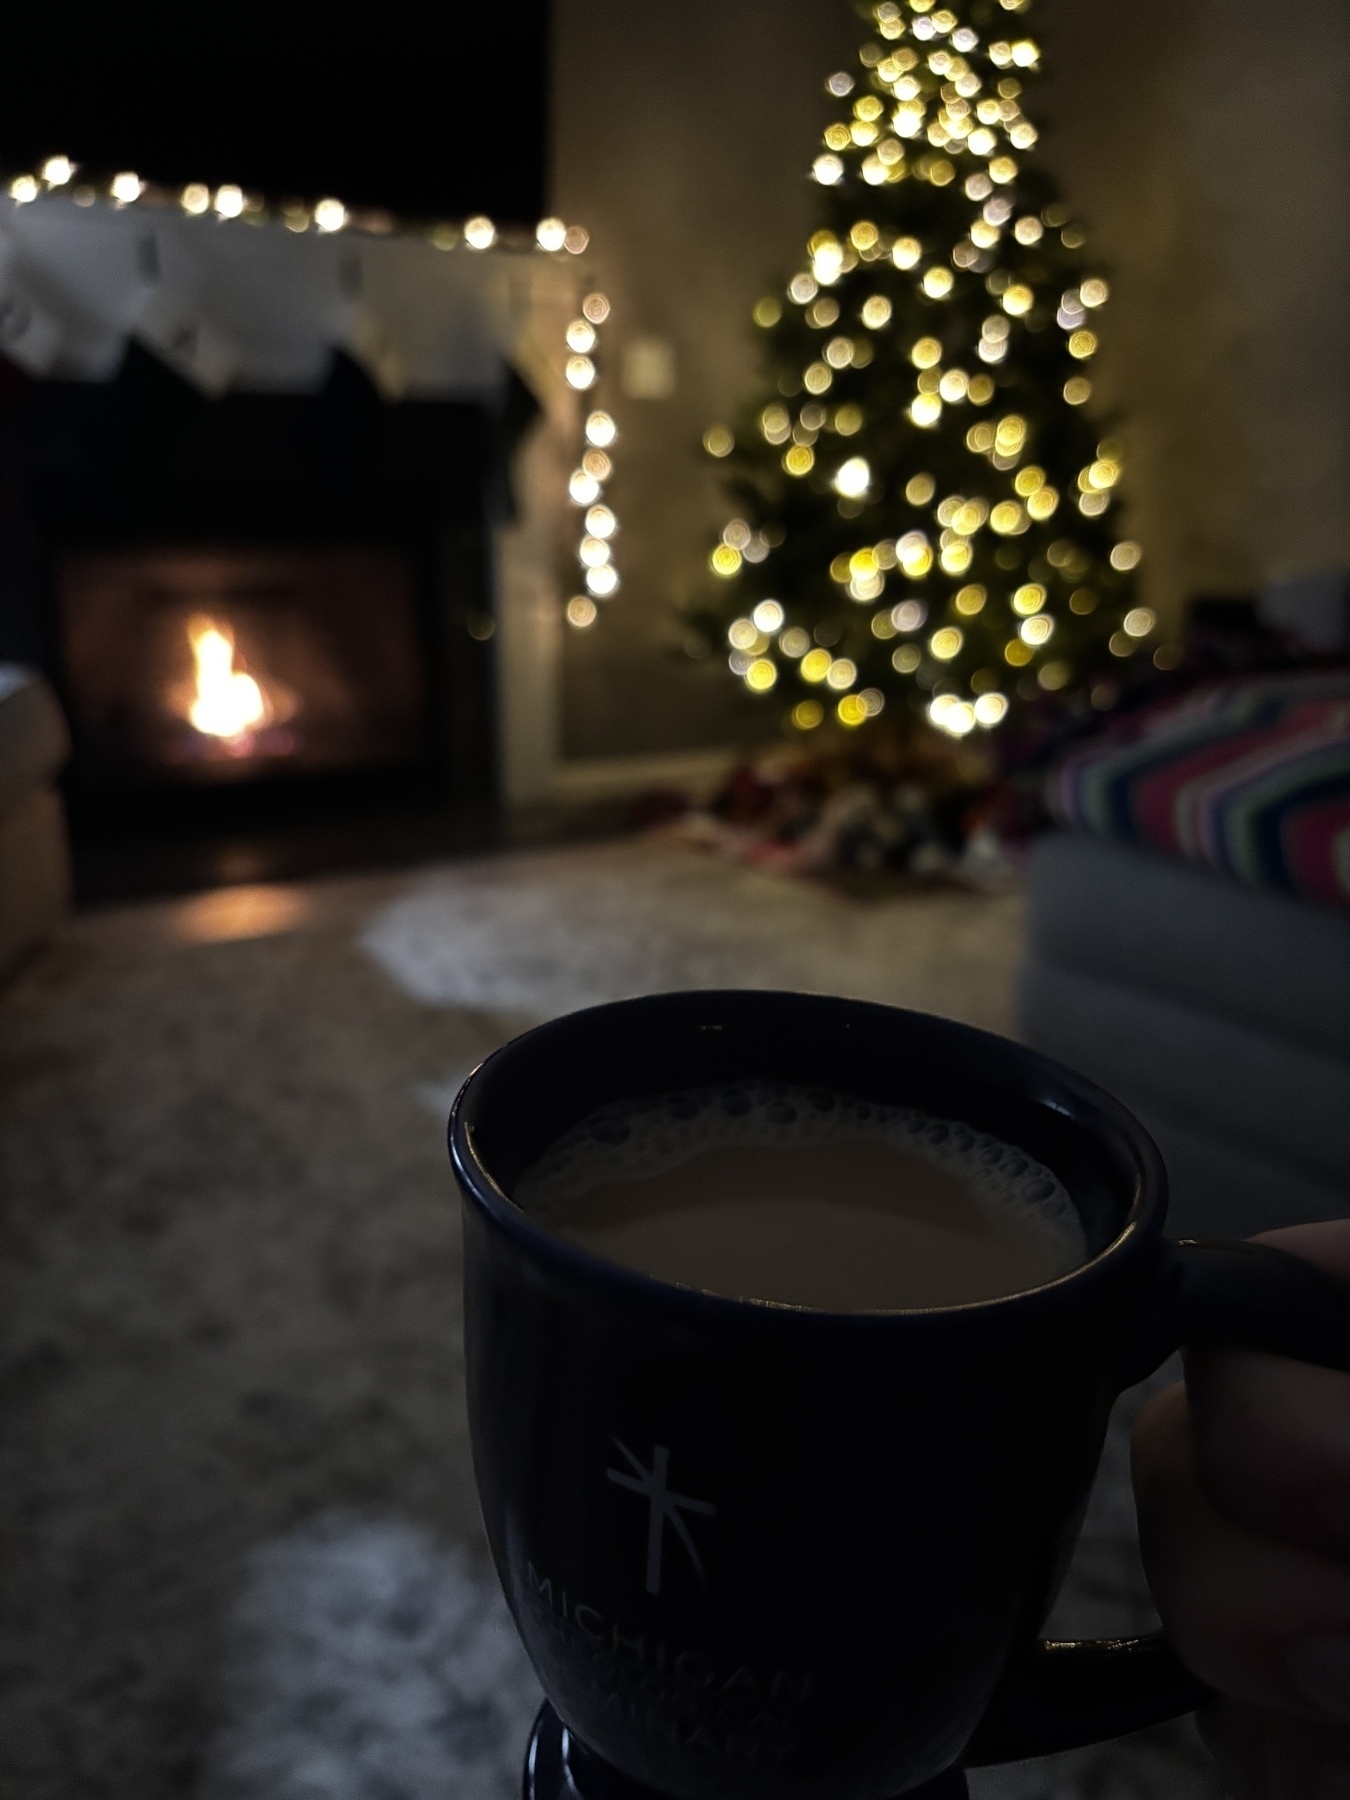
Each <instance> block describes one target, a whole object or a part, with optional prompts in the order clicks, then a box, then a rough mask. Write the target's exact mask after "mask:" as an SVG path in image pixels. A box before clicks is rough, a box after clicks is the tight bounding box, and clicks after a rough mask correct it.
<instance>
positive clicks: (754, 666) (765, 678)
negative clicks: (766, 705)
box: [745, 656, 778, 694]
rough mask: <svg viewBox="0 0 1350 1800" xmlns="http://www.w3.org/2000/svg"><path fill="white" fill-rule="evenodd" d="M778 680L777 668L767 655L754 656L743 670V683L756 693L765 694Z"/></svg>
mask: <svg viewBox="0 0 1350 1800" xmlns="http://www.w3.org/2000/svg"><path fill="white" fill-rule="evenodd" d="M777 680H778V670H777V668H776V667H775V665H774V664H773V663H771V662H770V661H769V659H768V657H767V656H759V657H756V658H755V660H754V662H752V663H751V665H750V667H749V668H748V669H747V670H746V671H745V685H746V686H747V687H748V688H752V689H753V690H754V692H755V693H757V694H767V693H768V691H769V689H770V688H771V687H772V686H773V685H774V683H775V682H776V681H777Z"/></svg>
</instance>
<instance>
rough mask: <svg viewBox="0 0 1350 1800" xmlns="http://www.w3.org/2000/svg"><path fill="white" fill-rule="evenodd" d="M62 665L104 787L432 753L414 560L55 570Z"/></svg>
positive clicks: (214, 559)
mask: <svg viewBox="0 0 1350 1800" xmlns="http://www.w3.org/2000/svg"><path fill="white" fill-rule="evenodd" d="M59 587H60V610H61V627H62V636H63V650H64V656H63V661H64V666H65V670H66V680H67V687H68V695H69V700H70V705H71V709H72V712H73V715H74V724H75V727H76V730H77V733H78V735H79V736H80V738H81V739H82V741H83V747H84V752H85V761H84V767H85V769H86V771H87V773H88V775H89V776H91V777H92V778H93V779H94V780H95V782H96V783H98V784H99V785H114V786H116V785H125V784H126V783H128V782H131V781H144V780H145V779H147V778H152V779H159V780H163V781H171V782H190V781H208V782H220V781H237V780H240V779H244V778H252V777H255V776H258V775H268V774H278V773H290V772H292V771H294V772H296V773H309V772H319V771H329V770H332V771H336V770H341V769H346V768H358V767H359V768H376V767H381V766H386V767H387V766H391V765H398V764H410V763H413V762H415V761H416V760H417V759H418V758H419V757H420V756H421V755H423V754H424V751H425V737H426V718H425V713H426V697H425V693H424V688H423V676H422V665H423V658H422V656H421V654H420V645H419V635H418V625H417V618H416V608H415V602H414V580H413V571H412V569H411V567H410V560H409V559H408V558H407V557H406V556H403V555H400V554H398V553H397V552H394V551H391V550H384V549H369V548H348V549H342V548H324V549H318V550H313V549H295V548H264V549H239V548H228V549H213V550H203V549H192V550H172V549H157V548H151V549H137V550H129V551H113V552H98V553H85V554H77V555H70V556H68V557H66V558H65V559H64V561H63V563H62V566H61V570H60V581H59Z"/></svg>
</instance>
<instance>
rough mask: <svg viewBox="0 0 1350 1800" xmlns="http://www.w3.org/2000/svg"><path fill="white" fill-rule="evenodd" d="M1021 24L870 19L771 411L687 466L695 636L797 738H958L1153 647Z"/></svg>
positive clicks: (718, 434)
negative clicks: (699, 576) (729, 512)
mask: <svg viewBox="0 0 1350 1800" xmlns="http://www.w3.org/2000/svg"><path fill="white" fill-rule="evenodd" d="M1029 7H1030V0H963V3H962V4H959V5H958V4H948V5H941V6H938V5H936V4H935V0H905V3H904V4H903V5H901V4H895V3H892V0H882V3H880V4H871V5H867V6H865V7H862V8H860V11H861V12H862V15H863V16H864V17H865V18H866V19H867V20H868V22H869V24H870V27H871V29H872V31H873V33H874V34H875V35H874V36H873V37H872V38H870V39H869V41H867V42H865V43H864V44H863V45H862V46H861V48H860V50H859V52H858V62H859V70H858V73H857V74H856V75H855V74H849V73H847V72H843V73H839V74H835V75H832V76H830V78H829V80H828V83H827V87H828V90H829V93H830V94H831V95H832V96H833V98H834V99H835V100H836V102H837V103H838V107H839V111H838V116H837V117H836V118H835V119H834V120H833V121H832V122H831V123H830V124H829V125H828V126H827V128H826V130H825V134H824V139H825V141H824V147H823V149H822V151H821V153H820V155H818V156H817V157H816V159H815V163H814V167H813V170H812V173H813V175H814V179H815V181H816V182H817V183H818V184H819V187H820V191H821V203H822V205H821V210H822V213H823V218H822V222H821V225H820V228H819V229H818V230H817V231H815V232H814V233H813V235H812V236H811V238H810V240H809V242H808V244H807V246H806V250H807V256H806V263H805V266H804V267H803V268H801V269H800V270H798V271H797V272H796V273H795V274H793V275H792V276H791V278H790V280H788V281H787V282H786V284H785V287H784V289H783V291H782V292H781V293H779V294H773V295H767V296H765V297H764V298H763V299H761V300H760V301H759V302H758V304H757V305H756V306H755V308H754V323H755V325H756V326H757V327H758V328H759V332H760V334H761V341H762V345H763V348H764V352H765V358H764V360H765V364H766V371H767V376H768V382H769V392H768V393H765V394H761V396H760V397H759V399H758V400H757V402H756V403H755V404H754V405H753V406H752V407H751V408H750V409H749V410H748V411H747V412H746V414H745V416H744V418H743V419H741V420H740V421H739V423H738V424H737V425H736V428H735V430H734V431H733V430H731V429H728V428H727V427H726V426H724V425H715V426H712V427H711V428H710V429H709V431H708V432H707V434H706V436H705V438H704V444H705V447H706V449H707V450H708V452H709V454H710V455H712V456H714V457H717V458H724V459H725V460H726V463H727V466H728V470H729V476H730V479H729V481H728V490H729V493H730V496H731V498H732V501H733V503H734V505H735V507H736V512H737V516H736V517H735V518H733V519H731V520H730V521H729V522H728V523H727V525H726V527H725V529H724V530H723V532H722V536H721V541H720V542H719V543H718V544H717V546H716V547H715V548H714V549H713V551H712V553H711V557H710V562H711V568H712V573H713V575H714V576H715V577H717V579H716V580H715V581H713V582H711V583H710V590H711V591H710V594H709V597H708V600H707V603H706V605H704V606H703V607H701V608H700V609H699V610H698V611H697V612H696V613H695V614H694V616H693V618H692V620H691V623H692V625H693V626H694V628H695V631H696V632H698V633H701V634H702V639H703V642H704V644H705V646H707V647H713V646H716V647H719V648H722V649H723V650H724V651H725V650H727V649H729V653H730V665H731V668H732V670H733V672H734V673H735V674H736V675H738V676H739V677H740V678H741V679H742V680H743V681H744V682H745V683H746V685H747V687H748V688H750V689H751V691H752V692H756V693H759V694H764V695H773V696H774V697H775V698H777V699H778V700H779V701H780V702H781V700H782V698H783V697H784V696H785V695H786V696H787V698H788V717H789V719H790V721H791V723H792V724H793V725H795V726H796V727H797V728H799V729H801V730H809V729H811V728H813V727H814V726H816V725H819V724H820V723H821V722H822V721H823V720H825V719H826V718H828V717H831V716H834V717H836V718H837V719H838V720H839V721H840V722H841V723H842V724H843V725H846V726H856V725H860V724H862V723H864V722H865V721H866V720H867V719H868V718H870V717H873V716H875V715H876V714H878V713H879V712H881V711H882V709H883V708H884V707H886V706H887V704H888V703H889V704H890V705H891V706H892V707H896V706H897V705H904V706H907V707H909V708H911V709H914V710H917V711H922V712H926V714H927V716H928V717H929V718H930V719H931V720H932V722H933V723H934V724H936V725H938V726H940V727H941V728H942V729H943V730H945V731H947V732H949V733H951V734H952V735H953V736H958V737H959V736H964V735H965V734H966V733H967V732H970V731H972V730H975V729H976V728H978V727H993V726H996V725H998V724H999V723H1000V722H1001V721H1002V719H1003V718H1004V717H1006V716H1007V714H1008V712H1009V709H1010V707H1015V706H1016V705H1017V704H1018V702H1019V700H1023V701H1025V700H1028V699H1031V698H1033V697H1036V696H1039V695H1044V694H1047V693H1058V692H1066V693H1069V694H1076V693H1079V692H1083V691H1087V692H1091V691H1092V690H1093V689H1094V688H1095V689H1096V691H1097V693H1098V696H1099V698H1100V697H1101V696H1102V695H1103V694H1105V693H1108V692H1109V691H1110V690H1111V688H1112V687H1113V685H1114V684H1113V683H1112V682H1111V679H1110V678H1111V675H1112V673H1113V672H1114V673H1115V674H1117V675H1118V674H1119V672H1120V671H1121V668H1122V661H1123V659H1127V658H1129V657H1132V656H1134V655H1136V654H1138V653H1139V652H1141V651H1147V650H1148V649H1150V648H1151V647H1152V646H1151V642H1150V640H1151V639H1152V637H1153V633H1154V631H1155V626H1156V620H1155V618H1154V616H1153V614H1152V613H1151V612H1150V611H1149V610H1148V608H1146V607H1142V606H1139V605H1137V604H1136V603H1135V599H1134V594H1133V582H1134V577H1133V573H1132V572H1133V570H1134V569H1135V567H1136V566H1137V564H1138V562H1139V558H1140V550H1139V546H1138V545H1137V544H1135V543H1132V542H1131V541H1129V540H1128V539H1123V538H1122V537H1121V536H1120V533H1119V530H1118V527H1117V512H1118V500H1117V495H1116V483H1117V481H1118V479H1119V476H1120V473H1121V467H1122V449H1121V445H1120V443H1119V441H1118V439H1116V438H1115V437H1114V436H1111V435H1108V434H1107V433H1106V432H1105V431H1104V430H1103V427H1102V426H1101V425H1100V423H1094V419H1093V414H1092V408H1091V406H1090V402H1091V399H1092V362H1093V357H1094V355H1095V353H1096V351H1097V347H1098V324H1099V318H1100V314H1101V309H1102V307H1103V305H1104V304H1105V302H1106V301H1107V298H1108V286H1107V283H1106V281H1105V280H1104V279H1103V277H1102V274H1101V272H1100V270H1099V269H1098V268H1097V266H1096V265H1095V264H1094V263H1093V261H1092V260H1091V258H1090V256H1089V255H1088V254H1087V252H1086V243H1087V239H1086V234H1085V233H1084V231H1083V229H1082V228H1081V226H1080V225H1078V224H1077V223H1076V222H1075V221H1074V220H1073V218H1072V217H1071V215H1070V212H1069V209H1068V208H1067V207H1066V206H1065V204H1064V202H1063V200H1062V199H1061V197H1060V195H1059V193H1058V191H1057V189H1056V186H1055V183H1054V181H1053V180H1052V178H1051V177H1050V175H1049V174H1048V173H1047V172H1046V171H1045V170H1044V169H1043V168H1041V167H1040V166H1039V164H1038V163H1037V161H1036V160H1035V158H1034V156H1033V155H1032V154H1031V153H1032V152H1033V150H1034V146H1035V144H1036V141H1037V136H1038V133H1037V128H1036V125H1035V124H1034V122H1033V120H1032V118H1031V117H1029V116H1028V109H1027V89H1028V86H1029V85H1030V84H1031V82H1032V81H1033V80H1034V78H1035V77H1036V75H1037V73H1038V72H1039V69H1040V64H1041V53H1040V49H1039V47H1038V46H1037V44H1036V43H1035V41H1034V39H1033V38H1032V37H1030V36H1029V35H1028V34H1027V31H1026V19H1025V15H1026V14H1027V12H1028V11H1029ZM1165 654H1166V653H1165V652H1161V653H1160V655H1163V656H1165Z"/></svg>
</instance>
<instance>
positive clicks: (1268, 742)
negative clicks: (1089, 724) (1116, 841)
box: [1048, 672, 1350, 907]
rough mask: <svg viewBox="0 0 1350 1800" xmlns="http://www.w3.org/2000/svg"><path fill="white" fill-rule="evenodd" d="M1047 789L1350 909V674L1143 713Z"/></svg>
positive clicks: (1099, 821)
mask: <svg viewBox="0 0 1350 1800" xmlns="http://www.w3.org/2000/svg"><path fill="white" fill-rule="evenodd" d="M1048 797H1049V802H1050V808H1051V811H1052V812H1053V813H1054V815H1055V817H1056V818H1057V819H1059V820H1060V822H1061V823H1063V824H1067V825H1075V826H1078V827H1080V828H1082V829H1085V830H1088V831H1092V832H1096V833H1098V834H1099V835H1101V836H1105V837H1116V838H1125V839H1128V840H1131V841H1134V842H1137V843H1142V844H1149V845H1151V846H1153V847H1154V848H1155V849H1158V850H1163V851H1166V852H1168V853H1170V854H1171V855H1174V856H1179V857H1184V858H1186V859H1187V860H1189V861H1191V862H1195V863H1201V864H1204V865H1207V866H1208V867H1210V868H1213V869H1217V870H1219V871H1221V872H1222V873H1223V874H1226V875H1230V876H1233V877H1236V879H1238V880H1239V881H1244V882H1247V883H1249V884H1252V885H1254V886H1265V887H1273V888H1280V889H1283V890H1284V891H1285V892H1288V893H1296V894H1302V895H1305V896H1307V897H1308V898H1310V899H1315V900H1321V901H1325V902H1328V903H1330V904H1332V905H1336V906H1342V907H1350V672H1347V673H1337V672H1332V673H1329V674H1307V673H1304V674H1292V675H1272V676H1263V677H1260V678H1254V679H1244V680H1241V681H1232V682H1226V683H1222V684H1219V685H1216V686H1213V687H1209V688H1204V689H1200V690H1197V691H1196V692H1195V693H1192V694H1190V695H1188V696H1187V697H1186V698H1185V699H1184V700H1182V701H1179V702H1173V703H1171V704H1169V705H1166V706H1160V707H1155V708H1150V709H1148V710H1146V711H1144V712H1143V713H1140V714H1137V715H1133V716H1131V717H1129V718H1127V719H1125V720H1123V721H1121V722H1120V724H1118V725H1117V726H1115V727H1114V728H1113V729H1111V730H1109V731H1107V732H1105V733H1103V734H1102V735H1101V736H1100V737H1096V738H1093V739H1092V740H1091V741H1090V742H1088V743H1086V744H1083V745H1080V746H1079V747H1078V748H1077V749H1075V750H1072V751H1070V752H1069V754H1068V755H1067V756H1066V757H1064V758H1063V760H1062V761H1061V762H1060V764H1059V766H1058V767H1057V769H1056V770H1055V771H1054V772H1053V774H1052V776H1051V778H1050V782H1049V786H1048Z"/></svg>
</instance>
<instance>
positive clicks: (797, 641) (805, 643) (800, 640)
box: [778, 625, 811, 656]
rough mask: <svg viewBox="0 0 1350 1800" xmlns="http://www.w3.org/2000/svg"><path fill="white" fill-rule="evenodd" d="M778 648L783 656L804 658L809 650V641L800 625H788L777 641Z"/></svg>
mask: <svg viewBox="0 0 1350 1800" xmlns="http://www.w3.org/2000/svg"><path fill="white" fill-rule="evenodd" d="M778 648H779V649H780V650H781V651H782V652H783V655H784V656H805V655H806V653H807V651H808V650H809V649H810V648H811V639H810V638H809V637H808V635H807V634H806V632H804V631H803V630H802V628H801V626H800V625H789V626H788V628H787V630H786V631H785V632H784V633H783V635H782V637H780V638H779V640H778Z"/></svg>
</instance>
